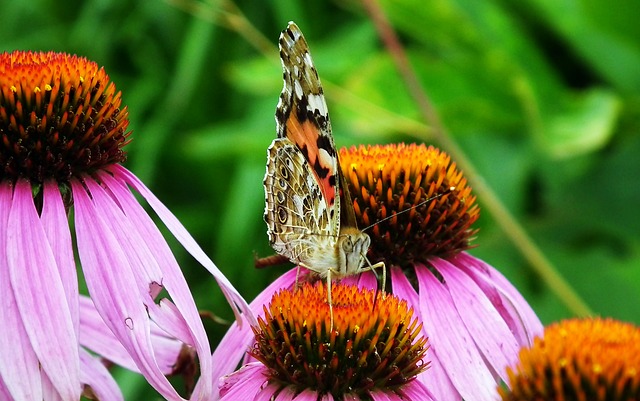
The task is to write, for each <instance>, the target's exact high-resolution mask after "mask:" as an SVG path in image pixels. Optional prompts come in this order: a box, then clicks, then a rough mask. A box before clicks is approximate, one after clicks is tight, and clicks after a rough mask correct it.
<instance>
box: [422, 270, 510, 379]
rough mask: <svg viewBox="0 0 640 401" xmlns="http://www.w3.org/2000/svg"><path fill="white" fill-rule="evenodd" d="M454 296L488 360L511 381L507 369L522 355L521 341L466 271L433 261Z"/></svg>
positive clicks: (467, 324)
mask: <svg viewBox="0 0 640 401" xmlns="http://www.w3.org/2000/svg"><path fill="white" fill-rule="evenodd" d="M432 263H433V265H434V267H435V268H436V270H438V271H439V272H440V273H441V274H442V277H443V278H444V280H445V282H446V283H447V287H448V288H449V291H450V293H451V298H452V299H453V302H454V304H455V305H456V308H457V310H458V313H459V314H460V317H461V318H462V321H463V322H464V325H465V326H466V327H467V330H468V331H469V333H470V334H471V335H472V336H473V340H474V341H475V343H476V346H477V347H478V348H479V349H480V351H481V352H482V353H483V355H484V357H485V359H486V361H488V362H489V364H490V365H491V366H492V367H493V369H494V370H495V371H496V372H497V373H498V374H499V375H500V377H501V378H502V379H503V380H506V379H507V376H506V367H507V366H510V365H512V364H513V363H514V362H515V361H516V360H517V356H518V351H519V348H520V347H519V346H518V341H517V340H516V338H515V337H514V335H513V333H512V332H511V330H510V329H509V327H508V326H507V324H506V323H505V321H504V320H503V319H502V317H501V316H500V314H499V313H498V311H497V310H496V309H495V308H494V307H493V305H492V304H491V302H490V301H489V299H488V298H487V297H486V295H485V294H484V292H482V290H481V289H480V288H479V287H478V286H477V285H476V284H475V282H474V281H473V280H472V279H471V278H470V277H469V276H468V275H467V274H466V273H464V272H463V271H462V270H460V269H458V268H457V267H456V266H454V265H452V264H450V263H449V262H447V261H445V260H442V259H434V260H433V261H432Z"/></svg>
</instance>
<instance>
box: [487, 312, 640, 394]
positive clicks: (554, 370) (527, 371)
mask: <svg viewBox="0 0 640 401" xmlns="http://www.w3.org/2000/svg"><path fill="white" fill-rule="evenodd" d="M508 374H509V382H510V384H511V390H507V389H505V388H501V389H500V394H501V396H502V399H503V400H505V401H506V400H510V401H516V400H517V401H527V400H532V401H533V400H536V401H537V400H539V401H565V400H566V401H569V400H589V401H623V400H638V399H640V328H638V327H636V326H634V325H632V324H628V323H622V322H619V321H615V320H612V319H600V318H595V319H574V320H566V321H562V322H560V323H557V324H553V325H551V326H549V327H547V328H546V329H545V332H544V337H543V338H536V339H535V341H534V344H533V346H532V347H531V348H525V349H523V350H522V351H521V352H520V360H519V363H518V365H517V366H516V367H515V368H510V369H509V371H508Z"/></svg>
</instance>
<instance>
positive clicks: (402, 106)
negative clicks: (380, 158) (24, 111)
mask: <svg viewBox="0 0 640 401" xmlns="http://www.w3.org/2000/svg"><path fill="white" fill-rule="evenodd" d="M258 4H259V5H258ZM381 5H382V7H383V9H384V13H385V15H386V16H387V18H389V20H390V21H391V23H392V24H393V26H394V27H395V28H396V30H397V31H398V32H399V34H400V38H401V40H402V43H403V45H404V46H405V48H406V50H407V51H408V53H409V55H410V59H411V62H412V65H413V67H414V69H415V71H416V72H417V74H418V76H419V78H420V79H421V82H422V85H423V87H424V90H425V91H426V93H427V94H428V95H429V96H430V97H431V99H432V101H433V102H434V104H435V106H436V108H437V110H438V111H439V113H440V117H441V119H442V121H443V123H444V125H445V126H446V127H447V129H448V131H449V132H450V133H451V135H452V137H453V139H454V140H455V141H456V142H457V143H458V144H459V145H460V146H461V147H462V149H464V152H465V153H466V154H467V155H468V156H469V158H470V160H471V161H472V163H473V165H474V166H475V167H476V168H477V169H478V170H479V172H480V174H481V176H482V179H483V180H484V181H485V182H486V183H487V184H488V185H489V186H490V187H491V188H492V189H493V190H494V191H495V192H496V193H497V195H498V197H499V198H500V200H501V202H503V203H504V204H505V205H506V206H507V208H508V209H509V210H510V212H511V213H513V215H514V216H515V217H516V219H517V221H518V223H519V224H520V225H521V226H522V227H524V229H525V230H526V231H527V232H528V233H529V234H530V235H531V237H532V238H533V239H534V241H535V243H537V245H538V246H539V247H540V248H541V249H542V251H543V252H544V254H545V256H546V257H547V258H548V259H549V260H550V261H551V262H552V263H553V265H554V266H555V267H556V268H557V269H558V271H559V272H560V274H561V275H562V276H563V277H564V278H565V279H566V280H567V281H568V282H570V283H571V285H572V286H573V288H574V289H575V291H577V293H578V294H580V296H581V297H583V299H584V300H585V301H586V302H587V304H588V305H589V306H590V307H591V308H592V310H593V311H594V312H595V313H597V314H599V315H602V316H612V317H615V318H618V319H622V320H626V321H632V322H635V323H640V310H639V308H638V298H639V296H638V294H640V269H639V265H640V257H639V256H640V244H639V239H640V236H639V235H638V234H639V233H640V212H639V211H638V206H639V205H640V185H638V183H639V181H640V178H639V177H640V157H639V156H638V155H639V154H640V136H639V135H638V132H639V129H640V96H639V95H640V24H638V23H637V16H638V15H640V2H638V1H637V0H620V1H617V2H615V3H614V4H612V3H610V2H608V1H605V0H583V1H578V0H563V1H551V0H523V1H508V0H483V1H476V0H436V1H424V0H393V1H392V0H381ZM0 15H2V24H0V37H1V38H2V40H1V41H0V44H1V47H2V49H0V50H7V51H11V50H15V49H21V50H27V49H29V50H56V51H63V52H68V53H77V54H79V55H82V56H86V57H87V58H89V59H91V60H94V61H96V62H97V63H98V64H100V65H103V66H104V67H105V69H106V70H107V72H108V73H109V74H110V76H111V78H112V80H113V81H115V83H116V85H117V88H118V89H119V90H121V91H122V92H123V98H124V103H125V104H126V105H128V107H129V110H130V119H131V125H130V128H131V129H132V130H133V136H132V138H133V142H132V143H131V144H130V145H129V146H128V152H129V160H128V162H127V164H126V165H127V167H128V168H129V169H131V170H132V171H133V172H134V173H135V174H136V175H138V176H139V177H140V178H141V179H142V180H143V181H144V182H145V183H146V184H147V185H148V186H149V187H150V188H151V189H152V191H153V192H154V193H155V194H156V195H157V196H158V197H159V198H160V199H161V200H162V201H163V202H165V204H166V205H167V206H168V207H169V208H170V209H171V210H172V211H173V212H174V213H175V214H176V215H177V216H178V218H179V219H180V220H181V221H182V222H183V223H184V224H185V225H186V226H187V228H188V229H189V230H190V232H191V233H192V234H193V235H194V237H195V238H196V239H197V240H198V242H199V243H200V244H201V245H202V247H203V248H204V249H205V251H206V252H207V253H208V254H209V255H210V256H211V258H212V259H213V260H214V262H215V263H216V264H217V265H218V267H219V268H220V269H221V270H222V271H223V272H224V273H225V274H226V275H227V276H228V277H229V279H230V280H231V282H232V283H233V284H234V285H235V286H236V287H237V288H238V290H239V291H240V292H241V293H242V294H243V295H244V296H245V297H246V298H247V299H248V300H251V299H252V298H253V297H254V296H255V295H256V294H257V293H258V292H260V291H261V290H262V289H263V288H264V287H265V286H266V284H267V283H269V282H270V281H272V280H273V279H275V278H276V277H277V276H278V275H280V274H281V273H282V272H283V271H285V269H286V267H283V268H272V269H264V270H255V269H254V268H253V257H254V256H253V255H254V252H257V254H259V255H263V256H264V255H268V254H270V253H271V251H270V248H269V244H268V241H267V236H266V233H265V229H266V227H265V224H264V222H263V220H262V213H263V208H264V192H263V188H262V178H263V175H264V169H265V161H266V149H267V147H268V145H269V144H270V142H271V141H272V139H273V138H274V137H275V123H274V117H273V115H274V110H275V106H276V103H277V101H278V95H279V93H280V90H281V88H282V82H281V69H280V65H279V61H278V52H277V47H276V44H277V39H278V36H279V33H280V31H281V30H282V29H283V28H285V27H286V24H287V22H288V21H289V20H294V21H296V23H297V24H298V25H299V26H300V28H301V29H302V31H303V32H304V33H305V36H306V38H307V41H308V42H309V45H310V47H311V51H312V54H313V57H314V60H315V64H316V67H317V69H318V70H319V72H320V76H321V78H322V80H323V83H324V86H325V92H326V95H327V101H328V104H329V109H330V111H331V117H332V124H333V129H334V136H335V139H336V142H337V144H338V146H350V145H353V144H361V143H372V144H377V143H393V142H401V141H405V142H414V141H426V142H428V143H432V141H433V139H432V138H431V137H430V131H429V129H428V126H427V125H426V123H425V122H424V121H423V120H422V119H421V117H420V114H419V112H418V109H417V106H416V104H415V102H414V101H413V100H412V99H411V97H410V96H409V94H408V92H407V90H406V89H405V86H404V85H403V83H402V81H401V79H400V77H399V75H398V73H397V72H396V70H395V69H394V66H393V63H392V61H391V58H390V56H389V55H388V53H387V52H386V50H385V48H384V47H383V46H382V44H381V42H380V39H379V38H378V36H377V34H376V31H375V28H374V26H373V24H372V22H371V19H370V18H369V16H368V15H367V13H366V12H365V10H364V8H363V7H362V4H360V3H358V2H354V1H346V2H343V1H337V2H320V1H312V2H290V1H283V0H271V1H263V2H254V1H246V0H244V1H238V2H236V3H229V2H202V1H191V0H170V1H151V0H147V1H140V2H131V1H124V0H101V1H93V2H89V1H86V2H82V1H66V2H57V1H52V0H49V1H37V0H34V1H28V2H19V1H14V2H8V1H6V2H3V4H2V5H0ZM418 138H420V139H418ZM434 144H435V145H436V146H438V143H434ZM444 150H445V151H446V150H447V149H444ZM454 160H455V155H454ZM473 185H474V183H473V182H471V186H472V187H473ZM485 201H486V200H485V199H483V198H482V197H481V198H480V199H479V203H480V205H481V206H483V205H485V204H484V202H485ZM483 211H484V213H482V216H481V218H480V220H479V221H478V223H477V227H479V228H480V232H479V233H478V235H477V239H476V240H475V242H474V243H475V244H476V245H477V247H476V248H474V249H472V250H471V251H470V252H471V253H472V254H473V255H476V256H478V257H480V258H482V259H484V260H485V261H487V262H489V263H490V264H492V265H493V266H495V267H497V268H498V269H500V270H501V271H502V272H504V274H506V275H507V277H508V278H509V279H510V280H512V282H513V283H514V284H515V285H516V286H517V287H518V289H519V290H520V291H521V292H522V293H523V294H524V295H525V297H526V298H527V299H528V300H529V302H530V303H531V304H532V306H533V308H534V309H535V310H536V311H537V312H538V314H539V316H540V317H541V319H542V320H543V322H544V323H550V322H552V321H555V320H558V319H561V318H565V317H569V316H572V312H571V311H570V310H569V309H568V308H567V307H566V306H564V305H563V304H562V302H561V301H560V300H559V297H558V294H555V293H554V292H552V291H550V290H549V287H548V286H547V285H546V284H545V283H544V282H543V281H542V280H541V279H540V277H539V276H538V275H537V274H536V273H535V272H534V270H533V269H532V268H531V266H530V264H529V263H528V262H527V261H526V260H525V259H524V258H523V257H522V256H521V254H520V252H519V251H518V250H517V248H516V247H515V246H514V244H513V242H512V241H511V240H510V238H509V236H508V235H507V234H505V233H504V232H503V230H502V229H501V228H500V227H499V226H498V225H497V224H496V221H495V219H494V216H492V215H491V214H490V213H488V211H487V208H486V207H485V208H484V209H483ZM172 244H173V245H175V246H174V249H175V250H176V253H177V254H178V257H179V260H180V261H181V264H182V266H183V267H184V272H185V274H186V275H187V278H188V281H189V283H190V285H191V287H192V289H193V292H194V294H195V296H196V299H197V302H198V305H199V307H200V308H202V309H206V310H211V311H213V312H215V313H216V314H219V315H220V316H222V317H224V318H227V319H228V318H231V317H232V316H231V313H230V310H229V309H228V307H227V306H226V304H225V302H224V300H223V298H222V297H221V295H220V292H219V291H218V289H217V287H216V285H215V283H214V282H213V280H212V278H211V277H210V276H209V275H208V274H207V273H206V271H205V270H204V269H203V268H202V267H200V266H198V265H197V264H196V263H195V261H194V260H193V259H192V258H191V257H190V256H189V255H188V254H186V252H185V251H184V250H183V249H182V248H181V247H179V246H178V245H176V244H175V241H172ZM206 325H207V329H208V330H209V331H210V333H211V342H212V345H213V346H214V347H215V344H216V343H217V341H218V340H219V339H220V337H221V336H222V335H223V333H224V330H225V326H222V325H219V324H216V323H213V322H207V323H206ZM116 376H117V377H118V380H119V382H120V383H121V384H122V388H123V391H124V393H125V397H126V399H127V400H135V399H157V398H158V397H157V395H155V396H154V395H153V394H154V392H153V391H152V390H150V389H149V388H148V387H147V385H146V384H145V382H144V381H143V380H141V379H140V378H139V377H138V376H136V375H131V374H128V373H127V372H124V371H116Z"/></svg>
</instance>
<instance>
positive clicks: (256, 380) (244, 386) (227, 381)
mask: <svg viewBox="0 0 640 401" xmlns="http://www.w3.org/2000/svg"><path fill="white" fill-rule="evenodd" d="M265 374H266V368H265V367H264V365H262V364H261V363H254V364H249V365H245V366H243V367H242V368H241V369H240V370H238V371H237V372H235V373H233V374H231V375H229V376H227V377H224V378H221V379H220V384H219V390H220V393H221V398H220V400H229V401H236V400H257V399H259V398H257V397H258V395H260V394H261V393H262V386H263V385H264V383H265V382H266V380H267V379H266V376H265ZM271 396H273V393H271V395H270V397H271ZM270 397H269V398H268V399H270Z"/></svg>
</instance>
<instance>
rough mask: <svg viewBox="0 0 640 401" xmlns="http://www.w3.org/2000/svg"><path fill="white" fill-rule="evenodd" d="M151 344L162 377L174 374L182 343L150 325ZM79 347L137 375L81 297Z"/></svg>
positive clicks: (119, 347)
mask: <svg viewBox="0 0 640 401" xmlns="http://www.w3.org/2000/svg"><path fill="white" fill-rule="evenodd" d="M151 341H152V343H153V349H154V351H155V356H156V360H157V362H158V365H159V367H160V370H161V371H162V373H163V374H165V375H168V374H171V373H173V370H174V367H175V363H176V360H177V359H178V356H179V355H180V350H181V349H182V345H183V344H182V342H181V341H178V340H176V339H174V338H169V337H167V335H166V333H165V332H164V331H163V330H161V329H159V328H158V327H156V326H155V325H154V324H153V322H151ZM80 344H81V345H82V346H84V347H86V348H88V349H90V350H92V351H94V352H96V353H97V354H98V355H100V356H102V357H103V358H104V359H107V360H109V361H111V362H113V363H115V364H117V365H120V366H122V367H125V368H127V369H129V370H132V371H134V372H140V370H139V369H138V367H137V366H136V364H135V362H134V361H133V359H131V356H130V355H129V353H128V352H127V350H125V348H124V347H123V346H122V344H121V343H120V341H118V339H117V338H116V337H115V336H114V335H113V333H112V332H111V330H110V329H109V328H108V327H107V326H106V325H105V323H104V321H103V320H102V318H101V317H100V315H99V314H98V311H97V310H96V308H95V306H94V305H93V301H92V300H91V298H89V297H85V296H81V297H80Z"/></svg>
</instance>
